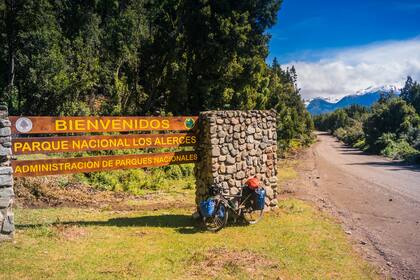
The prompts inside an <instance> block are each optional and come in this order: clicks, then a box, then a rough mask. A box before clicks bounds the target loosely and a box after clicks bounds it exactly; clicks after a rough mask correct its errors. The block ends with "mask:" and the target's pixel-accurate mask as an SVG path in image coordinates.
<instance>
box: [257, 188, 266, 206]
mask: <svg viewBox="0 0 420 280" xmlns="http://www.w3.org/2000/svg"><path fill="white" fill-rule="evenodd" d="M255 194H256V201H255V210H262V209H264V205H265V190H264V189H263V188H258V189H256V190H255Z"/></svg>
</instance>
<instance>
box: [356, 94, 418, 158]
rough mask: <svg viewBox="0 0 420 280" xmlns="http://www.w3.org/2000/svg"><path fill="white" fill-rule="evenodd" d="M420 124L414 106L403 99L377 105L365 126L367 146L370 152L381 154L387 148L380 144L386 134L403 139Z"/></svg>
mask: <svg viewBox="0 0 420 280" xmlns="http://www.w3.org/2000/svg"><path fill="white" fill-rule="evenodd" d="M419 123H420V119H419V115H418V114H416V111H415V109H414V108H413V106H411V105H410V104H408V103H407V102H406V101H404V100H402V99H401V98H393V99H390V100H389V101H388V102H386V103H376V104H375V105H374V106H373V108H372V114H371V115H370V116H369V118H368V119H367V120H366V122H365V123H364V125H363V130H364V133H365V139H366V144H367V145H368V148H369V150H370V151H372V152H379V151H381V150H383V149H384V148H385V146H384V144H383V142H378V139H379V138H380V137H381V136H382V135H383V134H384V133H393V134H395V135H396V137H397V138H401V137H402V136H403V135H405V134H406V133H407V132H408V131H409V130H410V129H412V128H413V127H418V126H419Z"/></svg>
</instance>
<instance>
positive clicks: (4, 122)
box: [0, 120, 12, 128]
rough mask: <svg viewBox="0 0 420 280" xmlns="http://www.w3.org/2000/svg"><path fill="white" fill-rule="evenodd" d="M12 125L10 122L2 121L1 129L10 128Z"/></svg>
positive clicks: (0, 122)
mask: <svg viewBox="0 0 420 280" xmlns="http://www.w3.org/2000/svg"><path fill="white" fill-rule="evenodd" d="M11 125H12V123H11V122H10V121H9V120H0V128H3V127H10V126H11Z"/></svg>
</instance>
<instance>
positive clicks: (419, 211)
mask: <svg viewBox="0 0 420 280" xmlns="http://www.w3.org/2000/svg"><path fill="white" fill-rule="evenodd" d="M305 160H306V161H307V163H310V164H312V165H313V166H312V168H310V169H308V170H311V174H310V175H309V177H307V178H311V181H312V182H313V183H312V188H311V189H312V192H314V190H315V192H316V193H317V196H318V200H319V199H320V200H324V198H325V200H326V201H328V202H329V203H330V204H331V205H332V207H333V208H334V209H336V212H337V213H338V216H340V217H341V218H342V220H344V224H345V228H347V231H346V232H347V233H348V234H349V235H351V236H352V238H353V239H356V240H357V243H359V246H360V247H365V248H366V251H370V252H368V254H367V255H368V258H371V259H372V261H373V262H376V263H379V264H382V265H383V267H385V268H384V270H386V271H388V272H390V273H391V275H392V276H393V277H394V278H397V279H420V167H419V166H413V165H406V164H402V163H398V162H395V161H390V160H387V159H385V158H383V157H380V156H373V155H366V154H364V153H362V152H360V151H359V150H356V149H353V148H349V147H347V146H345V145H343V144H342V143H340V142H338V141H337V140H336V139H335V138H333V137H331V136H329V135H326V134H322V133H318V143H316V144H315V145H314V146H313V147H312V148H311V149H310V151H308V155H307V156H306V159H305ZM369 248H370V249H369Z"/></svg>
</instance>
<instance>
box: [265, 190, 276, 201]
mask: <svg viewBox="0 0 420 280" xmlns="http://www.w3.org/2000/svg"><path fill="white" fill-rule="evenodd" d="M265 194H266V195H267V197H268V198H269V199H270V200H271V199H273V198H274V191H273V189H272V188H270V187H265Z"/></svg>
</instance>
